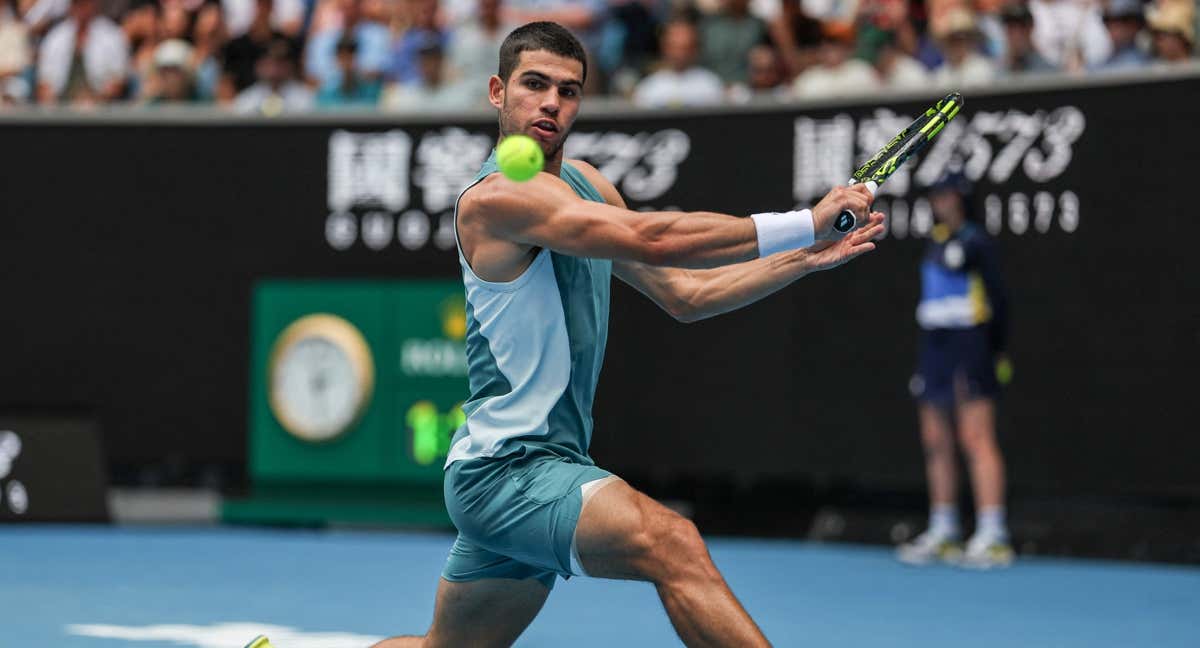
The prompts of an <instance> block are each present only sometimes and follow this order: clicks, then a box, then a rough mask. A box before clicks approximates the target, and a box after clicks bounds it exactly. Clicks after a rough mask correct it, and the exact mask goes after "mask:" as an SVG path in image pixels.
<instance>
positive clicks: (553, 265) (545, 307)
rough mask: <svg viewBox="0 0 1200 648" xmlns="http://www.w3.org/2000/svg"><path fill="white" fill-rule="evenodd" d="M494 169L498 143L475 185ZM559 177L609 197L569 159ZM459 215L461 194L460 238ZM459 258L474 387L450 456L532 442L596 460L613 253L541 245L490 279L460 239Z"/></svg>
mask: <svg viewBox="0 0 1200 648" xmlns="http://www.w3.org/2000/svg"><path fill="white" fill-rule="evenodd" d="M497 171H498V168H497V166H496V152H495V151H492V155H491V156H490V157H489V158H488V159H487V161H486V162H484V164H483V167H482V168H481V169H480V170H479V174H478V175H477V176H476V178H475V181H474V182H473V183H472V184H471V186H474V185H475V184H476V183H478V182H479V181H480V180H482V179H484V178H486V177H487V176H488V175H490V174H492V173H496V172H497ZM559 177H560V178H562V179H563V181H565V182H566V183H567V184H568V185H570V187H571V188H572V189H574V190H575V193H576V194H578V195H579V197H581V198H583V199H584V200H591V201H595V202H604V198H603V197H602V196H601V195H600V192H599V191H597V190H596V188H595V187H594V186H592V184H591V183H590V182H588V180H587V178H585V177H584V175H583V174H582V173H580V172H579V170H578V169H576V168H574V167H573V166H571V165H570V164H569V163H567V162H565V161H564V162H563V164H562V170H561V172H560V173H559ZM468 189H470V187H468ZM465 191H466V190H464V192H465ZM459 197H460V198H461V194H460V195H459ZM457 216H458V207H457V203H456V204H455V229H454V231H455V241H456V242H457V241H458V221H457ZM458 259H459V265H460V266H461V267H462V277H463V286H464V287H465V289H466V298H467V300H466V301H467V307H466V313H467V337H466V345H467V376H468V382H469V383H470V391H471V394H470V398H468V400H467V401H466V403H465V404H464V405H463V411H464V413H465V414H466V423H464V424H463V425H462V426H461V427H460V428H459V429H458V430H457V431H456V432H455V434H454V437H453V439H452V440H451V445H450V452H449V455H448V457H447V459H446V465H447V466H449V465H450V464H451V463H453V462H455V461H459V460H462V459H475V458H481V457H502V456H506V455H510V454H516V453H521V452H528V451H530V450H540V451H546V452H551V453H554V454H557V455H559V456H562V457H565V458H568V459H570V460H572V461H575V462H579V463H584V464H589V465H590V464H593V461H592V460H591V458H590V457H589V456H588V446H589V445H591V439H592V400H593V399H594V397H595V394H596V383H597V382H598V381H599V379H600V367H601V365H602V364H603V361H604V347H605V344H606V343H607V341H608V310H609V291H610V287H611V282H612V261H609V260H606V259H584V258H578V257H573V256H569V255H565V254H559V253H557V252H553V251H551V250H548V249H542V250H540V251H539V252H538V253H537V255H536V257H535V258H534V260H533V262H532V263H530V265H529V267H528V268H526V269H525V271H524V272H523V273H522V274H521V276H519V277H517V278H516V279H514V280H512V281H506V282H491V281H484V280H483V279H480V278H479V277H477V276H476V275H475V273H474V272H473V271H472V269H471V267H470V265H469V264H468V263H467V260H466V258H465V257H464V256H463V253H462V246H461V243H460V244H459V245H458Z"/></svg>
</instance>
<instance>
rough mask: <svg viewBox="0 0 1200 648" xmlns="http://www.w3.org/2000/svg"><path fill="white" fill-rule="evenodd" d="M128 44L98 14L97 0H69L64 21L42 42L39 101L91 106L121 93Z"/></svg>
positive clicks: (110, 21) (106, 19)
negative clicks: (68, 7)
mask: <svg viewBox="0 0 1200 648" xmlns="http://www.w3.org/2000/svg"><path fill="white" fill-rule="evenodd" d="M128 76H129V43H128V41H127V40H126V39H125V33H124V32H123V31H121V28H120V26H118V25H117V24H116V23H115V22H113V21H112V20H110V19H109V18H107V17H105V16H103V15H101V14H100V7H99V2H98V1H97V0H72V2H71V8H70V10H69V12H68V14H67V18H66V19H65V20H63V21H62V22H60V23H58V24H57V25H55V26H54V27H53V28H52V29H51V30H50V32H49V33H48V34H46V38H45V39H43V40H42V44H41V49H40V51H39V52H38V67H37V78H38V87H37V95H38V102H39V103H42V104H54V103H68V104H72V105H93V104H101V103H108V102H110V101H115V100H116V99H118V98H120V97H121V96H122V95H123V94H124V92H125V84H126V82H127V80H128Z"/></svg>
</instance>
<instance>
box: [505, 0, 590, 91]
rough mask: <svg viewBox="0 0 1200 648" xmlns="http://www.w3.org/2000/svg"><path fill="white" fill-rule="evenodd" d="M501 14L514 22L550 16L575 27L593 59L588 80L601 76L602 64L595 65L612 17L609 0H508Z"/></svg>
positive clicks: (558, 21)
mask: <svg viewBox="0 0 1200 648" xmlns="http://www.w3.org/2000/svg"><path fill="white" fill-rule="evenodd" d="M501 18H502V19H503V21H504V22H505V23H507V24H511V25H524V24H526V23H531V22H537V21H540V20H548V21H550V22H556V23H558V24H560V25H562V26H563V27H566V28H567V29H569V30H571V32H572V33H574V34H575V36H576V37H578V38H579V41H580V42H581V43H582V44H583V47H584V49H585V50H586V51H587V55H588V60H589V62H593V64H591V65H588V79H587V80H588V81H589V82H592V81H594V80H596V79H599V78H600V75H599V74H597V73H598V72H600V71H601V70H600V66H598V65H595V64H594V60H595V56H596V52H598V51H600V48H601V39H602V38H603V35H604V24H605V20H606V19H607V18H608V1H607V0H506V2H505V3H504V7H503V9H502V12H501ZM588 85H591V83H589V84H588ZM584 91H585V92H586V91H587V89H586V88H585V90H584Z"/></svg>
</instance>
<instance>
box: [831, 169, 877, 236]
mask: <svg viewBox="0 0 1200 648" xmlns="http://www.w3.org/2000/svg"><path fill="white" fill-rule="evenodd" d="M849 184H857V183H855V182H854V181H853V180H851V181H850V182H849ZM877 189H879V185H878V184H877V183H876V182H875V181H874V180H868V181H867V190H868V191H870V192H871V195H872V196H874V195H875V190H877ZM857 223H858V219H857V218H855V217H854V212H852V211H850V210H849V209H846V210H843V211H842V213H840V214H838V217H837V220H835V221H833V229H834V231H836V232H837V233H839V234H845V233H846V232H849V231H850V230H852V229H854V226H855V225H856V224H857Z"/></svg>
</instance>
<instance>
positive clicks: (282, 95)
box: [233, 36, 313, 116]
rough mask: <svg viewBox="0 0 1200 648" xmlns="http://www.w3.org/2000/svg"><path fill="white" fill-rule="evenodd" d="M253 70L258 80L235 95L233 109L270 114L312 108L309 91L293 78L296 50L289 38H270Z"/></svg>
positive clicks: (241, 111) (311, 97) (311, 96)
mask: <svg viewBox="0 0 1200 648" xmlns="http://www.w3.org/2000/svg"><path fill="white" fill-rule="evenodd" d="M255 70H256V71H257V73H258V82H257V83H255V84H254V85H252V86H250V87H249V88H246V89H245V90H243V91H242V93H241V94H239V95H238V96H237V99H235V100H234V106H233V107H234V110H236V111H237V112H239V113H258V114H262V115H269V116H273V115H278V114H280V113H285V112H288V113H291V112H303V111H306V110H309V109H311V108H312V106H313V95H312V91H310V90H309V89H308V86H306V85H304V84H303V83H301V82H300V81H299V80H297V78H296V51H295V47H294V46H293V45H292V41H291V39H289V38H287V37H285V36H278V37H276V38H274V39H272V40H271V42H270V44H269V45H268V46H267V50H266V51H265V52H264V53H263V55H262V56H261V57H260V58H259V59H258V63H257V64H256V66H255Z"/></svg>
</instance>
